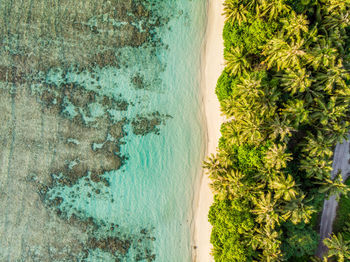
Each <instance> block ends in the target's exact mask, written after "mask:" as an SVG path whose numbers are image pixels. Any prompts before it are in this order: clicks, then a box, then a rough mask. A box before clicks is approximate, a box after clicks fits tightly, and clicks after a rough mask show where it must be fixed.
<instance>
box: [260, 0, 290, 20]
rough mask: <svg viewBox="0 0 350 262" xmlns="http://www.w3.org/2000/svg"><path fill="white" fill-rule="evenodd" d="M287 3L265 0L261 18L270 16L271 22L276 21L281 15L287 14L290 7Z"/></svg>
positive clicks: (277, 0) (278, 0) (281, 0)
mask: <svg viewBox="0 0 350 262" xmlns="http://www.w3.org/2000/svg"><path fill="white" fill-rule="evenodd" d="M285 2H286V1H285V0H263V1H262V8H263V12H262V14H261V16H266V15H268V17H269V20H272V19H276V18H277V17H278V16H279V15H280V14H284V13H287V12H288V11H289V10H290V7H289V6H288V5H286V4H285Z"/></svg>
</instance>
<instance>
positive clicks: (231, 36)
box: [223, 19, 279, 55]
mask: <svg viewBox="0 0 350 262" xmlns="http://www.w3.org/2000/svg"><path fill="white" fill-rule="evenodd" d="M278 26H279V25H278V23H277V22H275V21H271V22H267V23H266V22H265V21H264V20H262V19H252V21H251V23H246V24H244V25H242V26H239V25H238V24H231V23H226V24H225V27H224V32H223V37H224V41H225V47H226V49H229V48H230V47H231V45H232V43H234V44H235V45H237V46H244V47H245V48H246V50H247V52H248V53H249V54H253V55H258V54H259V53H260V52H261V48H262V46H263V45H265V44H266V43H267V41H268V40H270V39H271V38H272V37H273V35H274V32H275V31H276V29H277V28H278Z"/></svg>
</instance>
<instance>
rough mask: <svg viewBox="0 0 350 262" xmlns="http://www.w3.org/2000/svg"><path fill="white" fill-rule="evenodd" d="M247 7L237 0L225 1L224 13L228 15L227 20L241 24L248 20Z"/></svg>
mask: <svg viewBox="0 0 350 262" xmlns="http://www.w3.org/2000/svg"><path fill="white" fill-rule="evenodd" d="M247 13H248V11H247V8H246V7H245V6H244V5H243V4H242V3H241V1H237V0H226V1H225V2H224V13H223V14H224V15H225V16H226V21H229V22H231V24H234V23H235V22H238V24H239V25H241V24H242V23H243V22H247Z"/></svg>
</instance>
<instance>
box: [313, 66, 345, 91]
mask: <svg viewBox="0 0 350 262" xmlns="http://www.w3.org/2000/svg"><path fill="white" fill-rule="evenodd" d="M315 79H316V80H317V82H316V86H317V87H318V89H319V90H324V91H326V92H328V93H329V94H331V93H332V92H333V91H334V88H335V86H339V87H341V88H344V89H345V88H347V84H346V80H348V79H350V75H349V73H348V71H347V70H346V69H345V68H344V67H343V64H342V62H341V60H340V59H339V60H338V64H337V65H336V66H332V67H331V68H328V69H327V72H318V73H317V75H316V78H315Z"/></svg>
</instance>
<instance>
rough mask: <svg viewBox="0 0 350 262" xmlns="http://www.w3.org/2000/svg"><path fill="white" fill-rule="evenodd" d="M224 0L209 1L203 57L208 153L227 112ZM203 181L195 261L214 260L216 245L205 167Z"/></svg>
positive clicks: (197, 209) (197, 206)
mask: <svg viewBox="0 0 350 262" xmlns="http://www.w3.org/2000/svg"><path fill="white" fill-rule="evenodd" d="M223 3H224V0H219V1H218V0H209V1H208V2H207V23H206V33H205V39H204V44H203V48H202V57H201V69H200V70H201V84H200V87H201V93H202V105H203V107H202V111H203V113H204V126H205V130H206V132H205V133H206V136H205V138H206V149H205V157H207V156H208V155H210V154H215V153H216V148H217V145H218V142H219V138H220V136H221V133H220V127H221V124H222V123H223V120H224V118H223V116H221V112H220V104H219V101H218V99H217V96H216V94H215V87H216V82H217V80H218V78H219V76H220V75H221V73H222V71H223V69H224V57H223V51H224V45H223V38H222V31H223V28H224V24H225V18H224V16H223V15H222V13H223ZM200 176H201V177H200V182H199V185H198V188H197V190H196V192H195V199H196V201H195V207H194V224H193V226H194V228H193V237H192V239H193V240H192V241H193V256H192V261H194V262H212V261H214V259H213V257H212V256H211V250H212V245H211V243H210V234H211V229H212V226H211V225H210V223H209V221H208V213H209V208H210V206H211V205H212V203H213V193H212V191H211V189H210V186H209V184H210V179H209V177H208V176H207V174H206V173H205V170H201V174H200Z"/></svg>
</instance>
